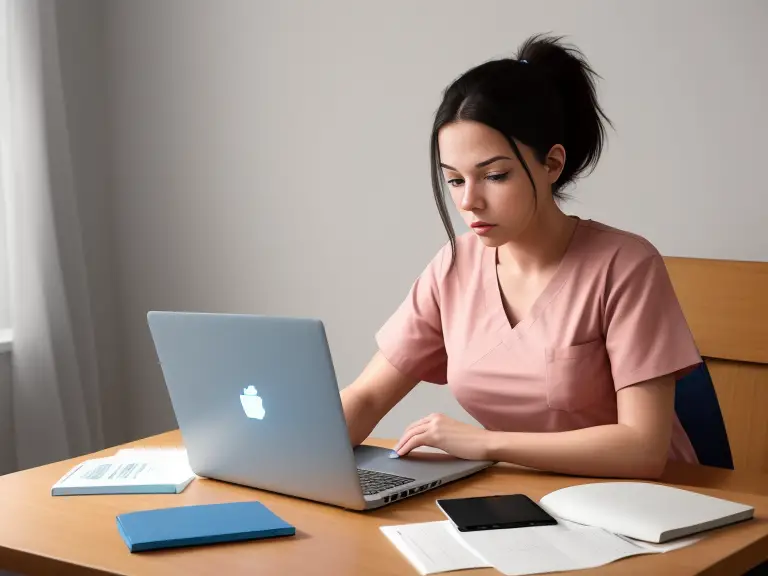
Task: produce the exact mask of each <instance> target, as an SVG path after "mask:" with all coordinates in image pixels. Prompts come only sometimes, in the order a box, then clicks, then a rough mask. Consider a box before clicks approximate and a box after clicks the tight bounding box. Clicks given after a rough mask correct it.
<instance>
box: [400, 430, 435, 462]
mask: <svg viewBox="0 0 768 576" xmlns="http://www.w3.org/2000/svg"><path fill="white" fill-rule="evenodd" d="M431 445H432V444H431V443H430V441H429V432H428V431H427V430H426V429H425V430H424V431H422V432H419V433H418V434H414V435H413V436H411V437H410V438H409V439H408V441H407V442H406V443H405V444H403V446H402V447H401V448H400V450H399V452H398V453H399V454H400V456H406V455H407V454H408V453H409V452H410V451H411V450H413V449H415V448H418V447H419V446H431Z"/></svg>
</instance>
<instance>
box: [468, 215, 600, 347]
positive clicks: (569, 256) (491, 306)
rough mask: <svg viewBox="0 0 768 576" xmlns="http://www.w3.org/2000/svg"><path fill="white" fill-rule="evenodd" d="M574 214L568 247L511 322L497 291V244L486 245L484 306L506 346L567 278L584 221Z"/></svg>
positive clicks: (521, 333)
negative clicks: (522, 312)
mask: <svg viewBox="0 0 768 576" xmlns="http://www.w3.org/2000/svg"><path fill="white" fill-rule="evenodd" d="M575 218H576V220H577V221H576V228H575V229H574V231H573V234H572V235H571V239H570V241H569V242H568V247H567V248H566V249H565V253H564V254H563V257H562V258H561V259H560V264H558V266H557V269H556V270H555V273H554V274H553V275H552V278H550V280H549V282H548V283H547V285H546V286H545V287H544V289H543V290H542V291H541V293H540V294H539V295H538V296H537V297H536V300H535V301H534V302H533V305H532V306H531V308H530V310H528V312H527V313H526V314H525V315H524V316H523V318H521V319H520V321H519V322H518V323H517V324H515V326H512V324H510V322H509V319H508V318H507V313H506V310H504V301H503V296H502V293H501V286H499V277H498V273H497V270H496V261H497V254H498V248H486V249H485V253H484V254H483V284H484V286H483V288H484V292H485V306H486V309H487V310H488V311H489V313H490V314H491V315H492V316H493V317H494V322H493V325H494V326H495V327H496V330H497V332H498V334H499V336H500V338H501V339H502V341H503V342H504V344H505V345H506V346H507V348H509V347H511V346H512V345H513V343H514V342H515V341H517V340H518V338H521V337H522V336H523V334H524V333H525V332H526V331H527V330H528V328H529V327H530V326H531V325H532V324H533V323H534V322H536V320H537V319H538V318H539V316H540V315H541V313H542V312H543V311H544V309H545V308H546V307H547V305H548V304H549V303H550V302H551V301H552V298H554V296H555V295H556V294H557V293H558V292H559V291H560V289H561V288H562V287H563V286H564V285H565V283H566V282H567V280H568V276H569V272H570V270H571V268H572V266H573V260H574V259H573V254H574V251H575V250H574V246H575V245H576V244H577V242H578V241H579V237H580V236H581V232H582V228H583V227H584V223H585V221H584V220H582V219H581V218H578V217H577V216H576V217H575Z"/></svg>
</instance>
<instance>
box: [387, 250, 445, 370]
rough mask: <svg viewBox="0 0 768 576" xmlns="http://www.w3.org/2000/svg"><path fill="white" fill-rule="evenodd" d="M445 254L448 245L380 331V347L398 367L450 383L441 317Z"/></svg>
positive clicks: (420, 277) (435, 258) (433, 260)
mask: <svg viewBox="0 0 768 576" xmlns="http://www.w3.org/2000/svg"><path fill="white" fill-rule="evenodd" d="M444 255H445V249H443V250H441V251H440V252H439V253H438V254H437V255H436V256H435V257H434V258H433V259H432V261H431V262H430V263H429V265H428V266H427V267H426V268H425V269H424V271H423V272H422V273H421V275H420V276H419V277H418V278H417V279H416V281H415V282H414V284H413V285H412V286H411V289H410V291H409V292H408V295H407V297H406V298H405V300H403V302H402V303H401V304H400V306H399V307H398V308H397V310H396V311H395V312H394V314H393V315H392V316H391V317H390V318H389V319H388V320H387V322H386V323H385V324H384V326H382V328H381V329H380V330H379V332H378V333H377V334H376V342H377V344H378V346H379V350H380V351H381V353H382V354H383V355H384V356H385V357H386V358H387V360H389V362H390V363H391V364H392V365H393V366H394V367H395V368H397V369H398V370H400V372H402V373H404V374H408V375H409V376H412V377H414V378H418V379H419V380H422V381H425V382H432V383H434V384H445V383H447V364H448V356H447V353H446V350H445V341H444V339H443V329H442V322H441V318H440V282H441V278H442V264H443V257H444Z"/></svg>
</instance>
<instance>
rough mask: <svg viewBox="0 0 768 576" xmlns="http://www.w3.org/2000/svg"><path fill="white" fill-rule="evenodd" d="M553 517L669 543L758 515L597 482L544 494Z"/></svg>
mask: <svg viewBox="0 0 768 576" xmlns="http://www.w3.org/2000/svg"><path fill="white" fill-rule="evenodd" d="M540 504H541V506H542V507H543V508H545V509H546V510H547V511H548V512H549V513H550V514H552V515H553V516H557V517H558V518H563V519H565V520H570V521H571V522H578V523H579V524H586V525H588V526H597V527H600V528H603V529H605V530H608V531H609V532H613V533H615V534H622V535H624V536H628V537H630V538H634V539H636V540H642V541H645V542H654V543H661V542H668V541H669V540H673V539H675V538H680V537H682V536H688V535H691V534H696V533H699V532H702V531H704V530H710V529H712V528H718V527H720V526H726V525H728V524H733V523H735V522H740V521H742V520H748V519H750V518H752V517H753V515H754V508H753V507H752V506H747V505H745V504H740V503H738V502H731V501H729V500H723V499H721V498H714V497H712V496H706V495H704V494H699V493H697V492H692V491H689V490H682V489H680V488H673V487H671V486H665V485H663V484H653V483H650V482H629V481H627V482H597V483H591V484H582V485H580V486H569V487H568V488H562V489H561V490H556V491H555V492H551V493H549V494H547V495H546V496H544V497H543V498H542V499H541V501H540Z"/></svg>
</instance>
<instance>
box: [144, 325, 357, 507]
mask: <svg viewBox="0 0 768 576" xmlns="http://www.w3.org/2000/svg"><path fill="white" fill-rule="evenodd" d="M147 321H148V324H149V328H150V332H151V335H152V338H153V341H154V344H155V348H156V350H157V355H158V359H159V361H160V366H161V368H162V372H163V376H164V378H165V383H166V386H167V388H168V392H169V395H170V399H171V403H172V405H173V410H174V412H175V414H176V419H177V422H178V425H179V429H180V431H181V434H182V437H183V439H184V444H185V446H186V448H187V453H188V456H189V462H190V465H191V467H192V469H193V470H194V471H195V473H197V474H199V475H200V476H204V477H208V478H215V479H219V480H224V481H227V482H233V483H237V484H243V485H246V486H252V487H255V488H260V489H264V490H270V491H274V492H280V493H284V494H289V495H292V496H298V497H302V498H307V499H311V500H317V501H321V502H327V503H331V504H336V505H340V506H345V507H349V508H358V509H359V508H363V507H364V506H365V502H364V498H363V495H362V490H361V488H360V482H359V479H358V476H357V470H356V466H355V460H354V454H353V450H352V447H351V445H350V441H349V435H348V432H347V427H346V421H345V419H344V413H343V410H342V406H341V400H340V396H339V390H338V384H337V381H336V376H335V372H334V369H333V362H332V359H331V354H330V350H329V348H328V343H327V339H326V334H325V329H324V326H323V323H322V322H321V321H320V320H314V319H302V318H283V317H267V316H256V315H242V314H239V315H234V314H210V313H197V312H160V311H152V312H149V314H148V315H147Z"/></svg>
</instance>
